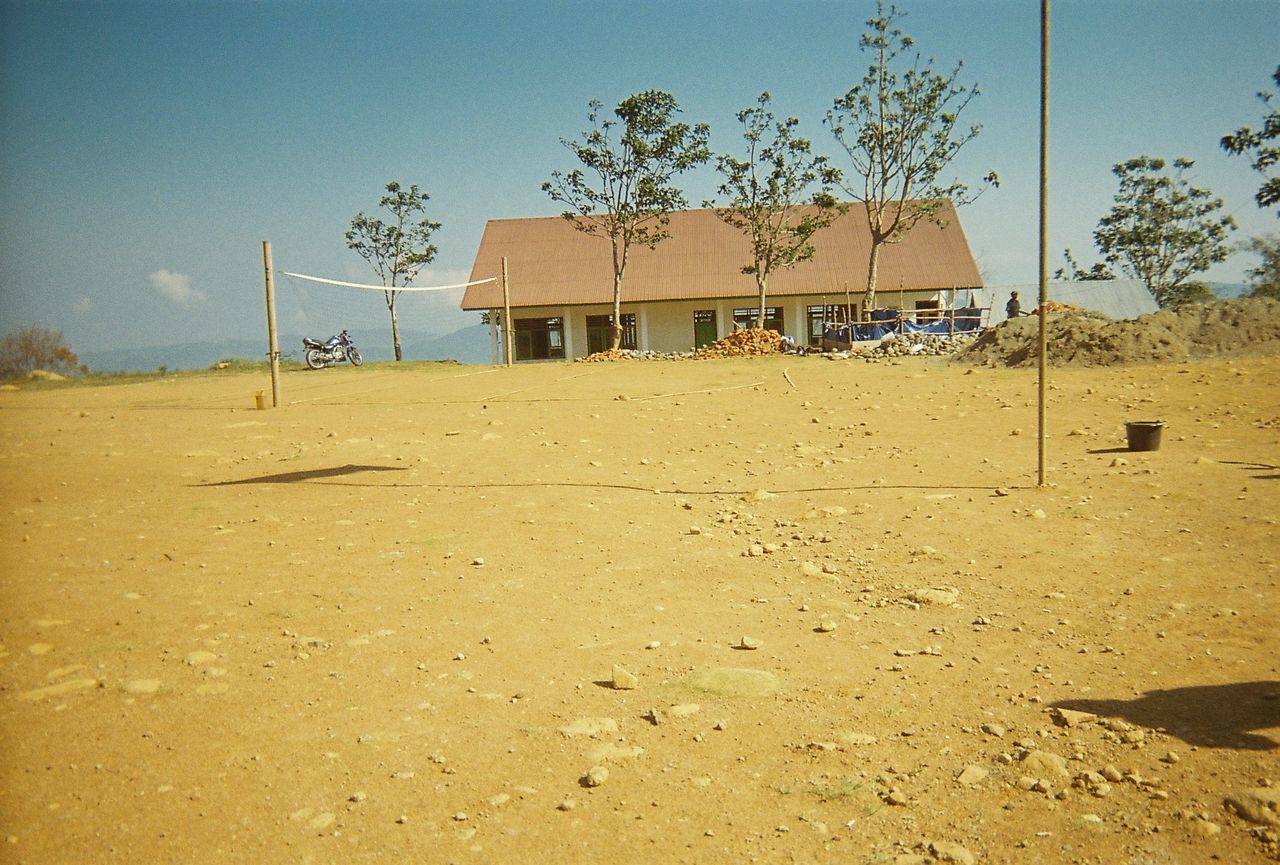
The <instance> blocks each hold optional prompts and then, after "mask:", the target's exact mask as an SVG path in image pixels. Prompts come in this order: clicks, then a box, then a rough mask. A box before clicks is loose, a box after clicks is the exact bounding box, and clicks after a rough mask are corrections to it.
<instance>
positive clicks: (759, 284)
mask: <svg viewBox="0 0 1280 865" xmlns="http://www.w3.org/2000/svg"><path fill="white" fill-rule="evenodd" d="M768 284H769V277H767V276H765V275H764V274H763V273H761V272H760V265H759V264H757V265H756V288H758V289H759V290H760V312H759V314H757V315H756V327H757V328H759V329H760V330H764V297H765V289H766V287H767V286H768Z"/></svg>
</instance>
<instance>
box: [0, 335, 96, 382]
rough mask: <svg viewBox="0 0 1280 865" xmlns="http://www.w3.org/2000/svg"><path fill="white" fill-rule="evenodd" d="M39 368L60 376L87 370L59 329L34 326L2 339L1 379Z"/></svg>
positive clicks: (0, 355) (0, 341) (0, 339)
mask: <svg viewBox="0 0 1280 865" xmlns="http://www.w3.org/2000/svg"><path fill="white" fill-rule="evenodd" d="M37 369H40V370H44V371H46V372H56V373H60V374H74V373H80V372H87V371H88V370H87V368H86V367H85V366H84V365H82V364H81V363H80V359H79V358H77V357H76V355H75V352H73V351H72V350H71V347H70V346H68V345H67V343H66V341H65V340H64V339H63V338H62V331H60V330H51V329H49V328H47V327H41V326H39V325H31V326H30V327H24V328H20V329H19V330H15V331H13V332H12V333H8V334H5V335H4V336H3V337H0V376H4V377H6V378H8V377H14V376H21V375H26V374H27V373H30V372H32V371H34V370H37Z"/></svg>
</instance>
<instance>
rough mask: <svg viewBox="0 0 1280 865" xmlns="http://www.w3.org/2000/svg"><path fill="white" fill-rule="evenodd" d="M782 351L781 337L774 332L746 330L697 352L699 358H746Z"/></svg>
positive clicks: (754, 329) (736, 331)
mask: <svg viewBox="0 0 1280 865" xmlns="http://www.w3.org/2000/svg"><path fill="white" fill-rule="evenodd" d="M781 351H782V335H781V334H779V333H778V332H777V331H776V330H761V329H759V328H755V327H752V328H747V329H745V330H735V331H734V332H733V333H731V334H729V335H728V336H726V337H724V338H723V339H718V340H716V341H715V342H713V343H711V345H708V346H706V347H704V348H701V349H699V350H698V356H699V357H746V356H748V355H760V354H777V353H779V352H781Z"/></svg>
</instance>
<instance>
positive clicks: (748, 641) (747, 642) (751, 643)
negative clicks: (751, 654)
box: [734, 636, 760, 651]
mask: <svg viewBox="0 0 1280 865" xmlns="http://www.w3.org/2000/svg"><path fill="white" fill-rule="evenodd" d="M734 648H737V649H745V650H747V651H755V650H756V649H758V648H760V641H759V640H757V639H755V638H754V637H748V636H743V638H742V639H741V640H739V641H738V645H737V646H735V647H734Z"/></svg>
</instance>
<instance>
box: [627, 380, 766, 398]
mask: <svg viewBox="0 0 1280 865" xmlns="http://www.w3.org/2000/svg"><path fill="white" fill-rule="evenodd" d="M762 384H764V379H761V380H760V381H753V382H751V383H750V384H735V385H729V386H728V387H712V388H707V389H706V390H682V391H678V392H676V393H655V394H653V395H651V396H631V397H626V396H624V397H619V399H629V400H632V401H634V402H645V401H646V400H651V399H666V398H667V397H669V396H692V395H693V394H698V393H719V392H720V391H722V390H741V389H742V388H744V387H759V386H760V385H762Z"/></svg>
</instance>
